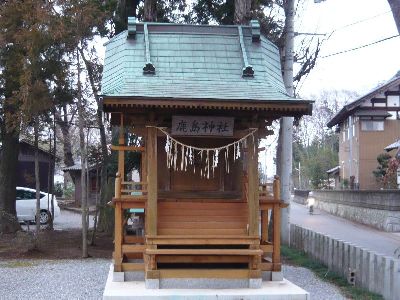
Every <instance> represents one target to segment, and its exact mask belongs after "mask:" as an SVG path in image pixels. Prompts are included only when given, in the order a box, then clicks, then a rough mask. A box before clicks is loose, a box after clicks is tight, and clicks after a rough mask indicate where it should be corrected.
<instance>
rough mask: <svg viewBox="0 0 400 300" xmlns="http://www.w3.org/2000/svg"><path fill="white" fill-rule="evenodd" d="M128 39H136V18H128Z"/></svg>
mask: <svg viewBox="0 0 400 300" xmlns="http://www.w3.org/2000/svg"><path fill="white" fill-rule="evenodd" d="M128 38H133V39H135V38H136V18H135V17H128Z"/></svg>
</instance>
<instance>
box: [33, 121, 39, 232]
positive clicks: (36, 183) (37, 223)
mask: <svg viewBox="0 0 400 300" xmlns="http://www.w3.org/2000/svg"><path fill="white" fill-rule="evenodd" d="M34 122H35V123H34V128H33V129H34V135H35V188H36V219H35V221H36V236H37V235H38V234H39V231H40V175H39V117H38V116H36V117H35V121H34Z"/></svg>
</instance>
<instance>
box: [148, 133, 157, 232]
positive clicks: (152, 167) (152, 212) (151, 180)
mask: <svg viewBox="0 0 400 300" xmlns="http://www.w3.org/2000/svg"><path fill="white" fill-rule="evenodd" d="M146 142H147V144H146V158H147V211H146V230H147V232H146V234H148V235H156V234H157V196H158V195H157V188H158V186H157V128H155V127H148V128H147V140H146Z"/></svg>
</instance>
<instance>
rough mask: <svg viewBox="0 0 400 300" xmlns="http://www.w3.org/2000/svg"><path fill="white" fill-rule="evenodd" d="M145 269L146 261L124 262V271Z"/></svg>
mask: <svg viewBox="0 0 400 300" xmlns="http://www.w3.org/2000/svg"><path fill="white" fill-rule="evenodd" d="M129 271H144V263H123V264H122V272H129Z"/></svg>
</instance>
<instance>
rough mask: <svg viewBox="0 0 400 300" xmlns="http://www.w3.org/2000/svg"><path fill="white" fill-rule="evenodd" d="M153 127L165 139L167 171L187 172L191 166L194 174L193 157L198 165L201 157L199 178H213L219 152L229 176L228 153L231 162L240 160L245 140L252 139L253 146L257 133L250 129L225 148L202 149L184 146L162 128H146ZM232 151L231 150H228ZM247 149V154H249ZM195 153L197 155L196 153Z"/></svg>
mask: <svg viewBox="0 0 400 300" xmlns="http://www.w3.org/2000/svg"><path fill="white" fill-rule="evenodd" d="M147 127H154V128H157V129H158V130H160V131H161V132H162V133H164V134H165V135H166V137H167V140H166V142H165V152H166V153H167V167H168V168H169V169H173V170H174V171H177V170H178V169H179V170H181V171H187V167H188V166H193V172H194V173H196V166H195V164H194V161H195V159H194V157H195V155H196V154H197V155H198V156H199V157H200V163H201V164H202V163H203V157H204V159H205V162H204V165H202V166H201V167H200V176H201V177H206V178H210V171H211V173H212V174H211V175H212V176H214V171H215V168H216V167H217V166H218V164H219V162H220V160H219V155H220V153H221V152H224V151H225V154H224V156H225V170H226V172H227V173H228V174H229V171H230V170H229V151H233V160H234V161H236V160H237V159H239V158H240V155H241V151H242V150H243V149H244V148H246V147H247V139H248V138H252V139H253V145H255V144H254V133H255V132H256V131H257V128H250V129H249V130H250V132H249V133H248V134H246V135H245V136H243V137H242V138H241V139H239V140H237V141H235V142H232V143H229V144H227V145H225V146H221V147H216V148H202V147H196V146H191V145H187V144H184V143H182V142H180V141H178V140H176V139H175V138H173V137H172V136H171V135H170V134H169V133H168V132H167V131H166V128H164V127H156V126H147ZM230 149H232V150H230ZM250 150H251V149H249V150H248V151H249V153H250ZM252 150H253V151H254V153H256V151H257V149H255V147H254V149H252ZM179 151H180V155H181V157H180V165H178V164H177V161H178V152H179ZM196 152H197V153H196Z"/></svg>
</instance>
